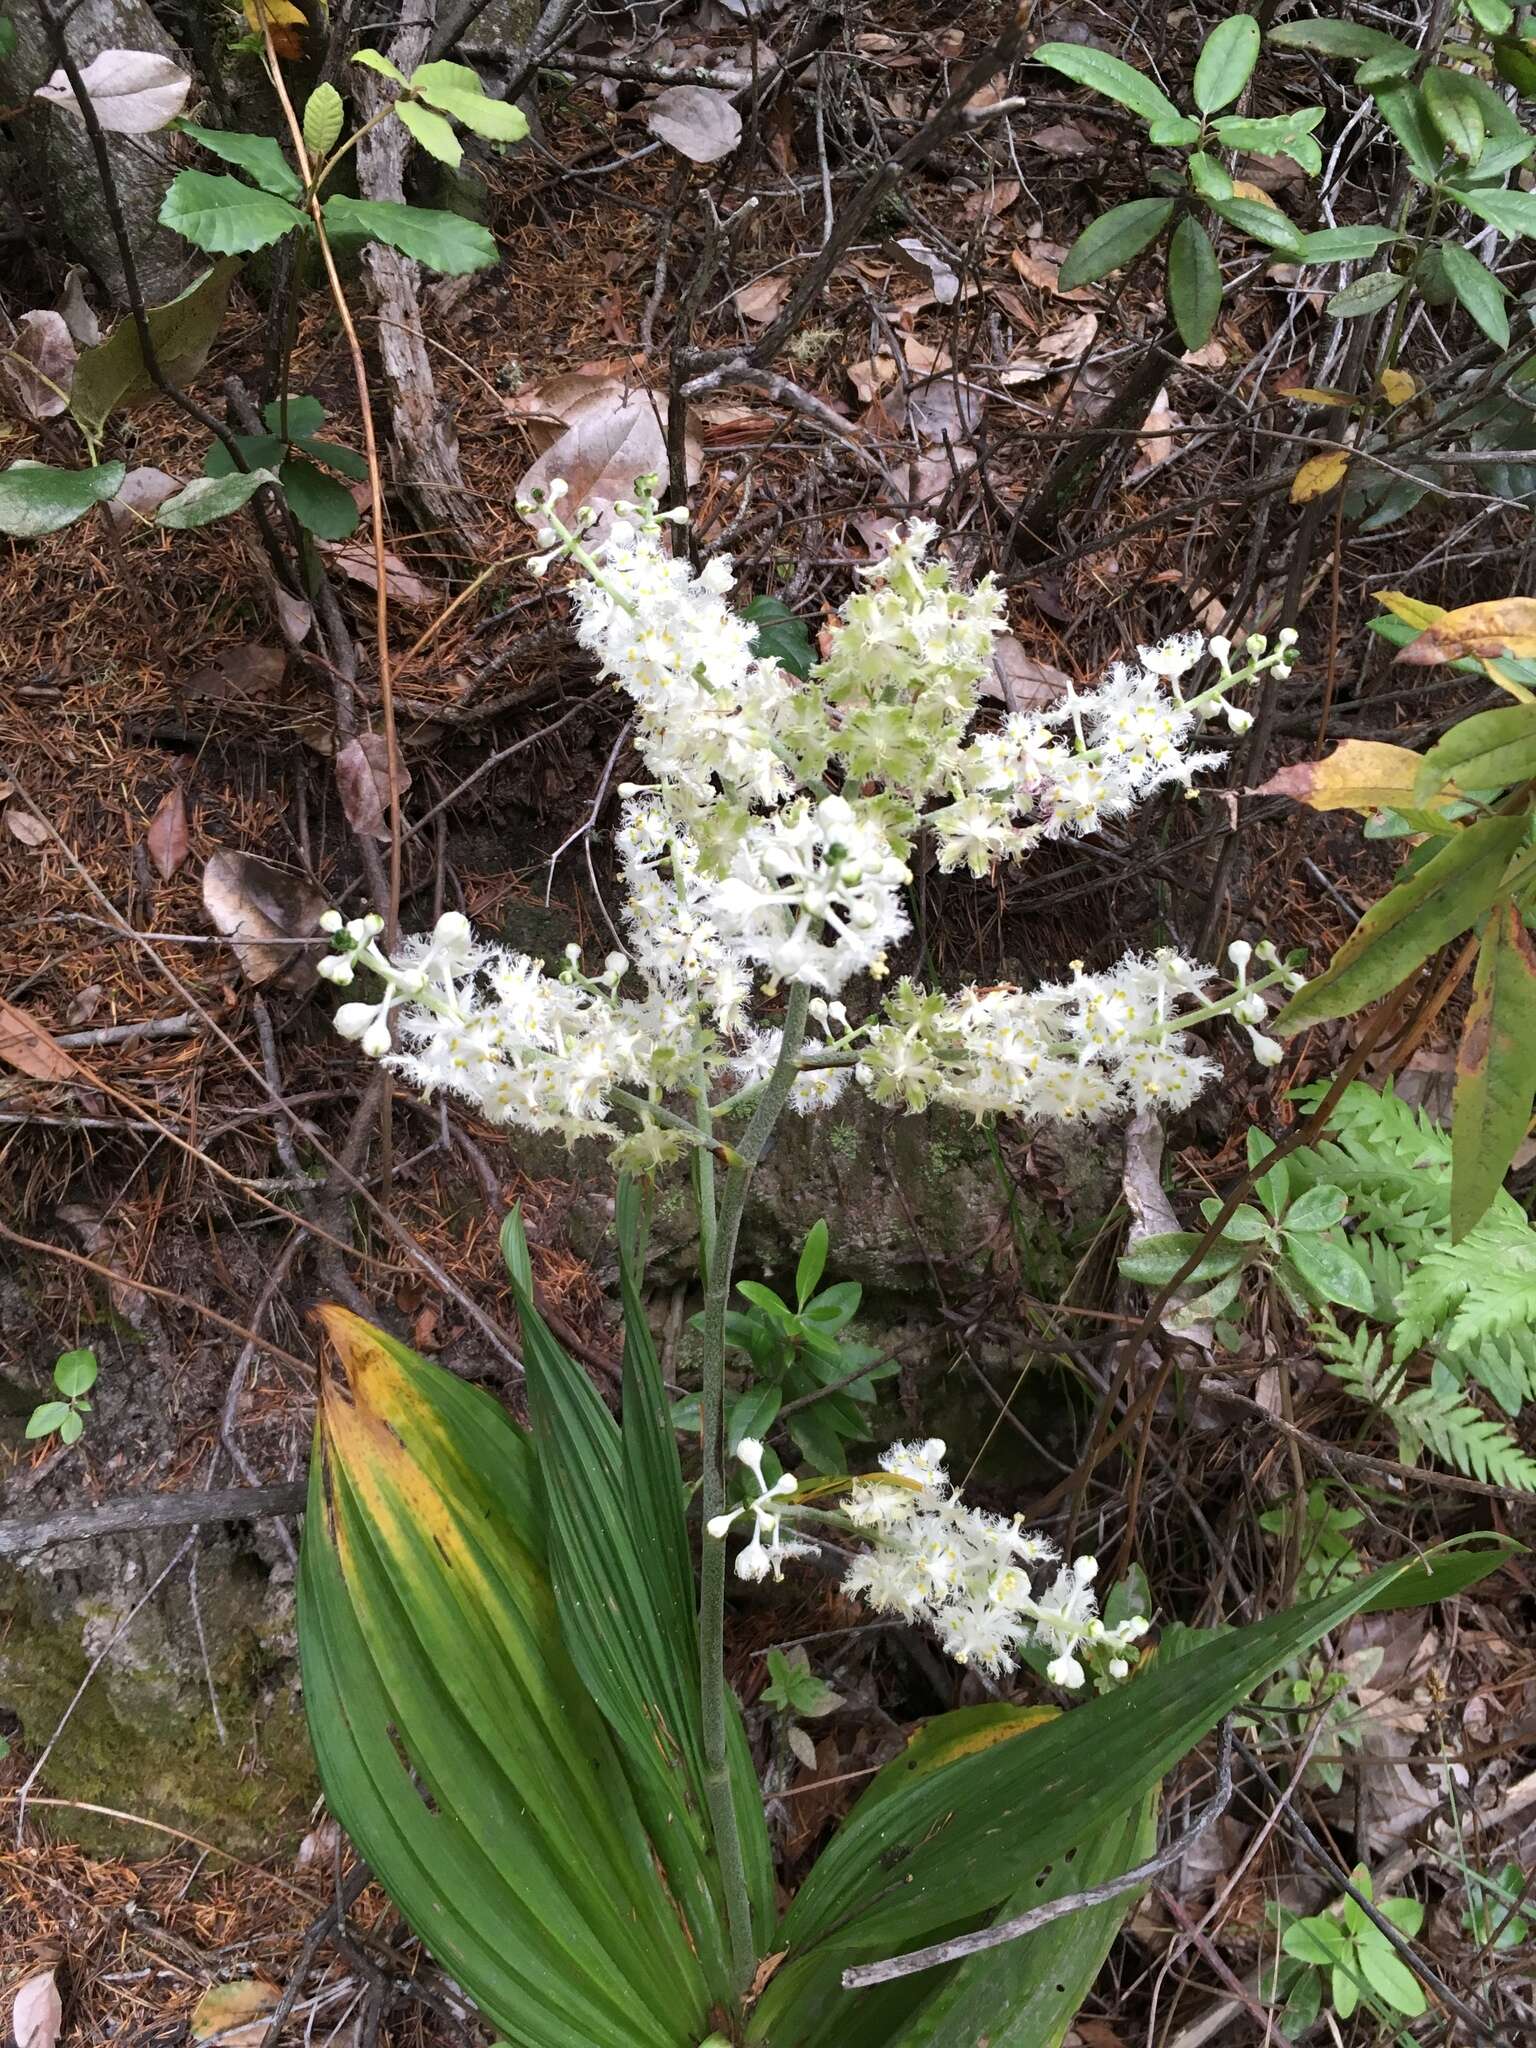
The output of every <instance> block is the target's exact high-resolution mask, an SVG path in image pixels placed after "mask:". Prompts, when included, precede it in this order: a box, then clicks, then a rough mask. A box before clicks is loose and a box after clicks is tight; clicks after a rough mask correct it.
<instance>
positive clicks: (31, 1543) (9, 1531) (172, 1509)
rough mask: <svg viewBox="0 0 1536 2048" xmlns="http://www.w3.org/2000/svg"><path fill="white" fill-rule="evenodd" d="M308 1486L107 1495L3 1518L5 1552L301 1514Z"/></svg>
mask: <svg viewBox="0 0 1536 2048" xmlns="http://www.w3.org/2000/svg"><path fill="white" fill-rule="evenodd" d="M307 1492H308V1488H307V1487H306V1486H305V1484H304V1482H303V1481H302V1480H294V1481H293V1482H292V1483H291V1484H286V1483H285V1484H283V1485H279V1486H223V1487H212V1488H210V1489H209V1490H208V1491H207V1492H206V1493H147V1494H140V1495H131V1496H129V1497H128V1498H126V1499H124V1500H109V1501H103V1502H102V1504H101V1506H100V1507H97V1508H68V1509H66V1510H65V1511H64V1512H63V1513H62V1514H57V1515H37V1516H34V1517H32V1518H31V1519H30V1520H27V1521H19V1522H0V1557H5V1558H15V1557H22V1558H26V1557H33V1556H35V1555H36V1554H37V1553H38V1552H39V1551H42V1550H52V1549H53V1548H54V1546H55V1545H56V1544H59V1543H89V1542H91V1541H93V1540H94V1539H95V1538H96V1537H98V1536H123V1535H127V1534H129V1533H130V1532H132V1533H137V1532H138V1531H140V1530H143V1529H187V1528H201V1527H202V1526H203V1525H204V1524H205V1523H208V1522H256V1521H261V1520H264V1519H265V1517H266V1516H268V1515H296V1514H298V1513H300V1512H301V1510H302V1509H303V1506H304V1500H305V1495H306V1494H307Z"/></svg>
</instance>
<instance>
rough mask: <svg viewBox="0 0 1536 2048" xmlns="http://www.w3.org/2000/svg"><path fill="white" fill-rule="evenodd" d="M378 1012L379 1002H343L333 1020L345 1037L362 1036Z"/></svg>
mask: <svg viewBox="0 0 1536 2048" xmlns="http://www.w3.org/2000/svg"><path fill="white" fill-rule="evenodd" d="M378 1014H379V1006H378V1004H377V1003H343V1004H342V1006H341V1008H340V1009H339V1010H338V1011H337V1012H336V1015H335V1017H334V1018H333V1019H332V1022H333V1023H334V1024H335V1026H336V1029H337V1030H338V1031H339V1032H340V1033H341V1035H342V1037H343V1038H354V1039H355V1038H361V1037H362V1035H363V1033H364V1032H365V1031H366V1030H367V1029H368V1027H369V1025H370V1024H371V1023H372V1022H373V1020H374V1018H375V1017H376V1016H377V1015H378Z"/></svg>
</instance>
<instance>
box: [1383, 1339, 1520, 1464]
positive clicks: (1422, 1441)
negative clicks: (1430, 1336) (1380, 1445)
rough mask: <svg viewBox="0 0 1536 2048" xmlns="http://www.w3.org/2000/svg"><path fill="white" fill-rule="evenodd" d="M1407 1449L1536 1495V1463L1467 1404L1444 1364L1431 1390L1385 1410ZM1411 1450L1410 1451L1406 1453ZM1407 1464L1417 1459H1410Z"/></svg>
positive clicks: (1432, 1377)
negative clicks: (1419, 1449) (1420, 1449)
mask: <svg viewBox="0 0 1536 2048" xmlns="http://www.w3.org/2000/svg"><path fill="white" fill-rule="evenodd" d="M1384 1413H1385V1414H1386V1416H1387V1419H1388V1420H1389V1421H1390V1422H1391V1423H1392V1424H1393V1426H1394V1427H1395V1428H1396V1430H1397V1432H1398V1439H1399V1442H1400V1443H1403V1441H1404V1439H1405V1438H1407V1439H1408V1440H1409V1442H1410V1443H1412V1444H1413V1447H1414V1448H1417V1447H1418V1446H1422V1447H1423V1448H1424V1449H1426V1450H1430V1451H1433V1452H1434V1454H1435V1456H1436V1457H1437V1458H1441V1459H1443V1460H1444V1462H1445V1463H1446V1464H1447V1465H1454V1466H1455V1467H1456V1469H1457V1470H1458V1471H1459V1472H1464V1473H1466V1475H1467V1477H1468V1478H1469V1479H1481V1480H1482V1481H1483V1482H1484V1483H1485V1484H1486V1485H1489V1486H1505V1487H1508V1488H1510V1489H1511V1490H1512V1491H1515V1492H1520V1493H1536V1458H1531V1457H1528V1456H1527V1455H1526V1453H1525V1452H1524V1451H1523V1450H1522V1449H1521V1448H1520V1446H1519V1444H1518V1443H1517V1442H1516V1441H1515V1439H1514V1437H1513V1436H1512V1435H1511V1434H1510V1432H1509V1431H1508V1430H1507V1429H1506V1428H1505V1427H1504V1425H1503V1423H1501V1422H1495V1421H1493V1420H1492V1419H1491V1418H1490V1417H1489V1416H1486V1415H1484V1414H1483V1412H1482V1410H1481V1409H1479V1408H1474V1407H1473V1406H1472V1403H1471V1402H1470V1401H1467V1400H1465V1399H1463V1397H1462V1392H1461V1389H1460V1387H1458V1386H1457V1384H1456V1381H1455V1378H1454V1377H1453V1376H1452V1374H1451V1373H1449V1372H1448V1371H1447V1370H1446V1368H1445V1367H1444V1366H1443V1365H1441V1364H1438V1363H1437V1364H1436V1365H1435V1366H1434V1367H1433V1368H1432V1369H1431V1373H1430V1382H1429V1385H1428V1386H1427V1387H1415V1389H1414V1390H1413V1392H1412V1393H1411V1394H1406V1395H1404V1396H1403V1398H1402V1399H1401V1400H1399V1401H1394V1402H1393V1403H1391V1405H1390V1406H1389V1407H1387V1408H1386V1409H1385V1410H1384ZM1407 1448H1408V1444H1405V1445H1404V1449H1405V1452H1406V1450H1407ZM1404 1462H1405V1463H1411V1462H1412V1460H1411V1458H1409V1457H1407V1456H1406V1455H1405V1458H1404Z"/></svg>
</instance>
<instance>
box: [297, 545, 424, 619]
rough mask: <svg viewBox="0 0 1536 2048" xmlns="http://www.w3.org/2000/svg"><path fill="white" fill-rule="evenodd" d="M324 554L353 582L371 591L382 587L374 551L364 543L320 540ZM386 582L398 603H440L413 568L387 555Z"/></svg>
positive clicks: (391, 596) (389, 554)
mask: <svg viewBox="0 0 1536 2048" xmlns="http://www.w3.org/2000/svg"><path fill="white" fill-rule="evenodd" d="M320 547H321V551H322V553H324V554H327V555H329V556H330V558H331V560H332V562H333V563H334V564H335V565H336V567H337V568H338V569H339V570H340V571H341V573H342V575H343V576H350V577H351V579H352V581H353V582H354V583H362V584H365V585H366V586H367V588H368V589H369V590H377V589H378V587H379V575H378V569H377V566H376V565H375V562H374V559H373V549H372V548H371V547H370V546H368V545H367V544H366V543H365V542H362V541H355V540H349V541H344V542H336V541H324V540H323V541H321V543H320ZM384 580H385V584H386V586H387V588H388V591H389V595H390V599H391V601H392V602H393V603H395V604H403V605H410V606H413V607H414V606H416V605H431V604H436V603H437V602H438V594H437V592H436V590H435V589H434V588H433V587H432V585H431V584H430V583H428V582H427V581H426V580H425V579H424V578H423V577H420V576H418V575H417V574H416V572H415V570H414V569H408V568H407V567H406V566H405V564H404V562H402V561H401V559H400V557H399V556H398V555H396V554H391V553H390V552H389V550H388V549H386V550H385V554H384Z"/></svg>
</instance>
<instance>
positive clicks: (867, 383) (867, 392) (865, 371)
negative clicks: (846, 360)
mask: <svg viewBox="0 0 1536 2048" xmlns="http://www.w3.org/2000/svg"><path fill="white" fill-rule="evenodd" d="M897 370H898V364H897V361H896V358H895V357H894V356H867V357H865V359H864V361H863V362H859V363H850V364H849V365H848V382H849V383H850V384H851V385H852V386H853V388H854V390H855V392H856V393H857V394H858V397H859V398H860V400H861V401H862V402H863V403H864V404H865V405H873V404H874V402H875V400H876V399H877V398H878V397H879V396H880V393H881V392H882V391H884V390H886V389H887V388H888V386H890V385H892V384H894V383H895V382H896V376H897Z"/></svg>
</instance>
